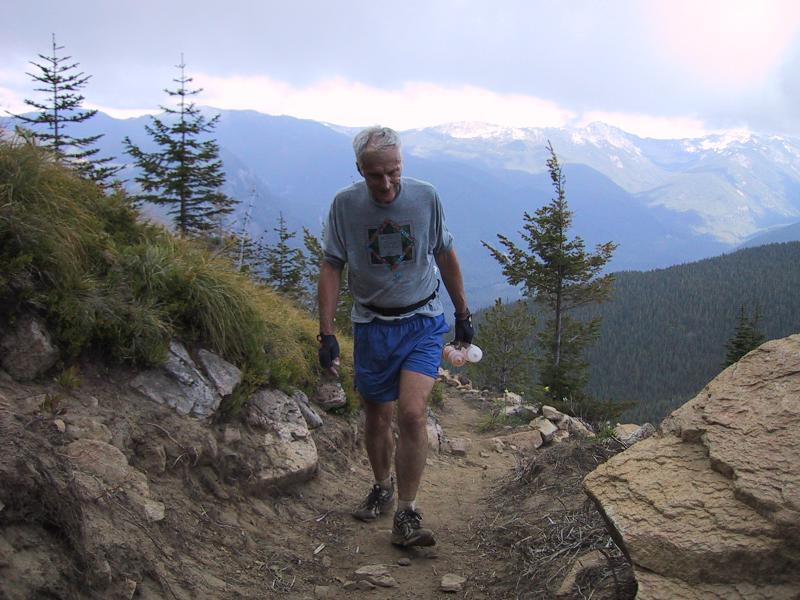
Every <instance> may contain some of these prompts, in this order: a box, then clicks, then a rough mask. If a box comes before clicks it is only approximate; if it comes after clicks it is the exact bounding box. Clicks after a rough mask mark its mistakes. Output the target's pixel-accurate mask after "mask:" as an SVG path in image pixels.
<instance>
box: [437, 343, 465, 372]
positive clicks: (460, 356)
mask: <svg viewBox="0 0 800 600" xmlns="http://www.w3.org/2000/svg"><path fill="white" fill-rule="evenodd" d="M442 355H443V356H444V359H445V360H446V361H447V362H449V363H450V364H451V365H453V366H454V367H463V366H464V363H465V362H467V353H466V352H464V351H463V350H461V349H460V348H456V347H455V346H453V345H452V344H447V345H446V346H445V347H444V350H443V351H442Z"/></svg>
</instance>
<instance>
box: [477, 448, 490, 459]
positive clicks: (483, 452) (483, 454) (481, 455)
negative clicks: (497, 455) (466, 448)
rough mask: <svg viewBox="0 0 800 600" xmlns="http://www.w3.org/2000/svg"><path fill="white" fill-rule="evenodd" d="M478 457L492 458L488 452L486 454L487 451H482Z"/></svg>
mask: <svg viewBox="0 0 800 600" xmlns="http://www.w3.org/2000/svg"><path fill="white" fill-rule="evenodd" d="M478 455H479V456H480V457H481V458H489V457H490V456H491V454H489V453H488V452H486V450H481V451H480V452H479V453H478Z"/></svg>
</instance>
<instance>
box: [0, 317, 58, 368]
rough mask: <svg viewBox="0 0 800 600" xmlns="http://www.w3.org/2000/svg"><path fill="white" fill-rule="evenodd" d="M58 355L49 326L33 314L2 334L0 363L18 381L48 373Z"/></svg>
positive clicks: (0, 339) (0, 338)
mask: <svg viewBox="0 0 800 600" xmlns="http://www.w3.org/2000/svg"><path fill="white" fill-rule="evenodd" d="M58 358H59V352H58V348H56V347H55V346H54V345H53V342H52V341H51V340H50V335H49V334H48V333H47V330H46V329H45V328H44V327H42V325H41V324H40V323H39V321H37V320H36V319H35V318H33V317H23V318H21V319H20V320H19V321H17V322H16V324H15V326H14V327H13V328H12V329H11V330H10V331H8V332H6V333H4V334H3V335H2V337H0V365H2V367H3V369H5V370H6V371H7V372H8V374H9V375H11V377H13V378H14V379H16V380H17V381H31V380H33V379H36V378H37V377H39V376H41V375H43V374H44V373H46V372H47V371H48V370H49V369H50V368H51V367H52V366H53V365H55V364H56V362H57V361H58Z"/></svg>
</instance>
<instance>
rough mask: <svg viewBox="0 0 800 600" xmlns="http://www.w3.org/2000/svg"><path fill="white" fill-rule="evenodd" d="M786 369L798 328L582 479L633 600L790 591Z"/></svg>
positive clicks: (799, 522) (795, 443) (796, 440)
mask: <svg viewBox="0 0 800 600" xmlns="http://www.w3.org/2000/svg"><path fill="white" fill-rule="evenodd" d="M798 365H800V335H793V336H790V337H788V338H785V339H782V340H776V341H772V342H768V343H766V344H764V345H762V346H761V347H759V348H758V349H756V350H754V351H753V352H751V353H749V354H748V355H746V356H745V357H744V358H742V359H741V360H740V361H739V362H738V363H736V364H734V365H732V366H730V367H728V368H727V369H726V370H725V371H723V372H722V373H721V374H720V375H719V376H717V377H716V378H715V379H714V380H713V381H712V382H711V383H709V385H708V386H706V388H705V389H704V390H703V391H702V392H700V393H699V394H698V395H697V396H696V397H695V398H694V399H693V400H691V401H689V402H688V403H686V404H685V405H684V406H682V407H681V408H679V409H677V410H676V411H675V412H673V413H672V414H671V415H670V416H669V417H668V418H667V419H665V420H664V422H663V423H662V424H661V428H660V429H661V432H662V434H661V435H654V436H652V437H649V438H647V439H644V440H643V441H641V442H638V443H637V444H635V445H634V446H631V447H630V448H628V449H627V450H626V451H625V452H622V453H620V454H618V455H617V456H615V457H613V458H612V459H610V460H609V461H607V462H606V463H604V464H603V465H600V467H598V468H597V469H596V470H595V471H593V472H592V473H590V474H589V475H588V476H587V477H586V479H585V480H584V488H585V489H586V491H587V493H588V494H589V495H590V496H591V497H592V499H593V500H594V501H595V503H596V504H597V505H598V508H599V509H600V511H601V513H602V514H604V516H605V517H606V519H607V521H608V523H609V525H610V527H611V530H612V533H613V535H614V536H615V538H616V539H617V540H618V542H619V544H620V545H621V547H622V548H624V549H625V551H626V552H627V554H628V555H629V556H630V558H631V560H632V563H633V566H634V571H635V575H636V577H637V580H638V582H639V596H638V597H639V598H668V597H680V598H687V599H695V598H748V599H749V598H784V597H785V598H795V597H797V593H798V590H800V551H798V547H797V541H796V540H797V539H800V469H798V468H797V465H798V464H800V369H798Z"/></svg>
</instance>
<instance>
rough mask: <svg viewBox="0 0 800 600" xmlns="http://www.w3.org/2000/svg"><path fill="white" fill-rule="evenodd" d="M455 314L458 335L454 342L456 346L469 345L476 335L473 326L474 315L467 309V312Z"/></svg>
mask: <svg viewBox="0 0 800 600" xmlns="http://www.w3.org/2000/svg"><path fill="white" fill-rule="evenodd" d="M455 316H456V337H455V339H454V340H453V343H454V344H455V345H456V346H469V345H470V344H471V343H472V337H473V336H474V335H475V330H474V329H473V328H472V315H471V314H470V313H469V311H467V312H466V313H456V315H455Z"/></svg>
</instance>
